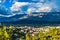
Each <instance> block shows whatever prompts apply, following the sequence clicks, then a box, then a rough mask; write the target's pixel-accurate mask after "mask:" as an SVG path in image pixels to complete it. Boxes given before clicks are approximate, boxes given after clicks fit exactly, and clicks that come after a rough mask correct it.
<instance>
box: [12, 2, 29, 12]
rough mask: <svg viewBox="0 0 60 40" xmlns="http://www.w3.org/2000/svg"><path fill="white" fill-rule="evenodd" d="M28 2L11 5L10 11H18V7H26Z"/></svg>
mask: <svg viewBox="0 0 60 40" xmlns="http://www.w3.org/2000/svg"><path fill="white" fill-rule="evenodd" d="M27 4H28V2H15V4H13V5H12V7H11V10H12V11H18V10H19V9H20V7H22V6H24V5H27Z"/></svg>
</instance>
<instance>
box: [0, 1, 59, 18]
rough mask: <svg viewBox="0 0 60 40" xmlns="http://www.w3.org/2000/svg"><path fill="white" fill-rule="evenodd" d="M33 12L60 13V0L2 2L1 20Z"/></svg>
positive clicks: (0, 8)
mask: <svg viewBox="0 0 60 40" xmlns="http://www.w3.org/2000/svg"><path fill="white" fill-rule="evenodd" d="M32 12H60V0H0V19H1V18H2V17H7V18H9V17H12V16H15V15H20V14H28V15H30V14H31V13H32ZM41 15H42V14H41ZM35 16H36V15H35ZM21 18H26V16H24V17H21Z"/></svg>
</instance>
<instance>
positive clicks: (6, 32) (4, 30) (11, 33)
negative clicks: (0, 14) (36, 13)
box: [0, 26, 60, 40]
mask: <svg viewBox="0 0 60 40" xmlns="http://www.w3.org/2000/svg"><path fill="white" fill-rule="evenodd" d="M0 40H60V26H56V27H54V26H44V27H29V26H23V27H22V26H17V27H14V26H10V27H7V26H0Z"/></svg>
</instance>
